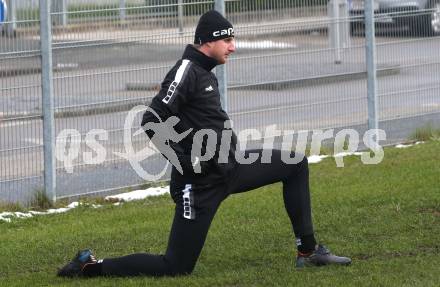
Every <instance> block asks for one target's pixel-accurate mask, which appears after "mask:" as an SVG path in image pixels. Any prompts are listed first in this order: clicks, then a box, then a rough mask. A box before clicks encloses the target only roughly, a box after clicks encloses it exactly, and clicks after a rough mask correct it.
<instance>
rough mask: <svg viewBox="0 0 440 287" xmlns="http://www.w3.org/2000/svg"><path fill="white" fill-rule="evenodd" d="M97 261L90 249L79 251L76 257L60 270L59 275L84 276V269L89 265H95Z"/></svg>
mask: <svg viewBox="0 0 440 287" xmlns="http://www.w3.org/2000/svg"><path fill="white" fill-rule="evenodd" d="M95 263H97V260H96V258H95V256H94V255H93V253H92V251H90V250H89V249H86V250H82V251H79V252H78V253H77V254H76V256H75V257H74V258H73V259H72V261H70V262H69V263H67V264H66V265H65V266H64V267H63V268H61V269H59V270H58V273H57V275H58V276H61V277H80V276H83V275H84V274H83V269H84V267H85V266H86V265H87V264H95Z"/></svg>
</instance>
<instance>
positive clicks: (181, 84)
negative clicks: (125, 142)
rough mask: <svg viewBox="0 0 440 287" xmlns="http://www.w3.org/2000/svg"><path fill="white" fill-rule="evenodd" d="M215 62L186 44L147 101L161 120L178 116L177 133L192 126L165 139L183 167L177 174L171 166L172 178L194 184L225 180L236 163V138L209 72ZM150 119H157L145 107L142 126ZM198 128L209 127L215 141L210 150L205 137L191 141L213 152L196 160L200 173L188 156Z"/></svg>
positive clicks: (203, 149) (214, 79) (215, 81)
mask: <svg viewBox="0 0 440 287" xmlns="http://www.w3.org/2000/svg"><path fill="white" fill-rule="evenodd" d="M216 65H217V61H216V60H215V59H213V58H211V57H208V56H206V55H205V54H203V53H201V52H200V51H198V50H197V49H196V48H195V47H193V46H192V45H188V46H187V47H186V49H185V51H184V53H183V56H182V59H180V60H179V61H178V62H177V63H176V64H175V65H174V67H173V68H172V69H171V70H170V71H169V72H168V73H167V75H166V77H165V79H164V81H163V82H162V84H161V89H160V91H159V93H158V94H157V95H156V96H155V97H154V98H153V100H152V102H151V104H150V108H151V109H153V110H154V111H155V112H156V113H157V115H158V116H159V117H160V120H161V121H162V122H165V121H166V120H167V119H168V118H169V117H171V116H176V117H177V118H178V119H180V121H179V122H178V124H177V125H175V126H174V130H175V131H176V132H177V133H179V134H181V133H183V132H185V131H187V130H188V129H190V128H192V129H193V130H192V132H191V133H189V134H188V135H187V136H186V137H185V138H184V139H182V140H181V141H179V142H171V141H169V142H168V143H167V145H168V146H171V148H172V149H173V150H174V152H175V153H176V155H177V157H178V159H179V162H180V165H181V166H182V168H183V174H180V173H179V172H178V171H177V169H176V167H175V166H173V169H172V174H171V179H172V180H179V181H184V182H185V183H196V184H197V183H198V184H212V183H219V182H222V181H225V179H226V176H227V175H228V174H229V173H230V172H231V171H232V170H233V168H234V166H235V165H236V161H235V149H236V144H237V138H236V135H235V134H234V133H233V131H232V130H231V124H230V121H229V116H228V115H227V114H226V112H225V111H224V110H223V109H222V107H221V103H220V93H219V90H218V82H217V78H216V77H215V75H214V74H213V73H212V72H211V70H212V69H213V68H214V67H215V66H216ZM152 122H153V123H158V122H159V119H158V118H157V116H156V115H154V114H153V113H152V112H151V111H146V112H145V114H144V115H143V119H142V126H144V125H145V124H147V123H152ZM225 122H226V123H225ZM202 129H209V130H211V131H213V132H214V134H215V137H216V138H217V141H216V145H215V150H210V151H207V150H206V137H205V140H204V141H198V142H200V144H201V145H198V144H196V145H195V146H196V147H197V148H199V149H201V150H202V153H201V154H202V155H203V154H204V153H205V152H211V153H212V154H214V156H213V158H212V159H211V160H209V161H206V162H204V161H202V162H201V163H200V164H201V173H195V172H194V169H193V165H194V164H195V163H197V162H198V160H197V159H196V158H195V157H191V149H192V146H193V139H194V135H195V134H196V132H197V131H200V130H202ZM145 132H146V133H147V135H148V137H149V138H150V139H153V137H154V135H155V133H154V131H152V130H148V129H147V130H146V131H145ZM211 134H213V133H212V132H211ZM222 134H223V137H222ZM215 137H214V136H211V140H212V139H214V140H215ZM222 141H223V143H222ZM153 143H154V140H153ZM220 145H221V146H222V148H221V149H220ZM156 147H158V148H159V150H160V151H161V153H162V155H164V152H163V151H162V150H161V149H160V147H159V146H158V145H156ZM169 160H170V159H169Z"/></svg>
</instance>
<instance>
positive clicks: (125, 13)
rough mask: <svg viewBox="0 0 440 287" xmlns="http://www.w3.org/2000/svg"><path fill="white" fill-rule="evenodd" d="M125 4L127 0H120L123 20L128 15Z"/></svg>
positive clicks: (120, 13)
mask: <svg viewBox="0 0 440 287" xmlns="http://www.w3.org/2000/svg"><path fill="white" fill-rule="evenodd" d="M125 5H126V3H125V0H119V20H120V21H121V22H123V21H125V18H126V16H127V11H126V7H125Z"/></svg>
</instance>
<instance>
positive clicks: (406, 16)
mask: <svg viewBox="0 0 440 287" xmlns="http://www.w3.org/2000/svg"><path fill="white" fill-rule="evenodd" d="M373 1H374V4H373V7H374V12H375V21H374V22H375V27H376V29H377V30H378V32H380V31H381V30H393V31H396V30H399V31H401V30H404V31H408V32H410V33H411V34H416V35H420V36H435V35H440V0H373ZM349 13H350V19H351V22H350V31H351V34H352V35H355V34H358V33H363V32H364V29H365V25H364V0H349Z"/></svg>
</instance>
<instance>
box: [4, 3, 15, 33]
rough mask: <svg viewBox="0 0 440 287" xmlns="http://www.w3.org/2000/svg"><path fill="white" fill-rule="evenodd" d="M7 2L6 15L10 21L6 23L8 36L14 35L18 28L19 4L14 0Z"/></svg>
mask: <svg viewBox="0 0 440 287" xmlns="http://www.w3.org/2000/svg"><path fill="white" fill-rule="evenodd" d="M6 4H7V5H6V6H7V7H8V9H7V15H6V19H7V22H8V23H7V24H6V27H5V28H6V29H5V31H6V35H7V36H8V37H14V36H15V31H16V30H17V4H16V1H14V0H9V1H6Z"/></svg>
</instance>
